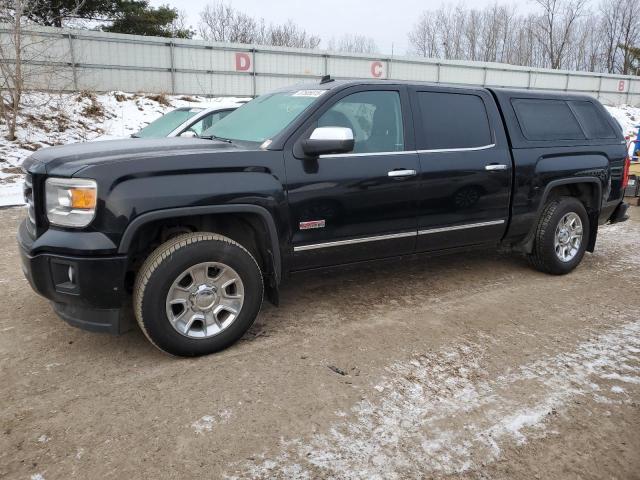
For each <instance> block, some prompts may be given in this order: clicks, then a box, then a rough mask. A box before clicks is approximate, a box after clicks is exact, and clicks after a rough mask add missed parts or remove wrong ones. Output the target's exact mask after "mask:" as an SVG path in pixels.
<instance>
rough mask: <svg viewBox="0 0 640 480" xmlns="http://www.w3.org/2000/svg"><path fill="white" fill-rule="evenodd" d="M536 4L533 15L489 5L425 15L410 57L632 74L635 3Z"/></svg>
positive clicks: (542, 0) (637, 21) (637, 37)
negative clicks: (594, 5)
mask: <svg viewBox="0 0 640 480" xmlns="http://www.w3.org/2000/svg"><path fill="white" fill-rule="evenodd" d="M587 1H588V0H535V4H536V5H537V6H538V11H537V12H529V13H527V14H521V13H519V12H518V11H517V10H516V8H515V7H513V6H509V5H501V4H499V3H494V4H490V5H488V6H486V7H484V8H481V9H469V8H464V7H461V6H458V7H456V8H452V7H440V8H438V9H436V10H433V11H425V12H423V13H422V14H421V15H420V16H419V17H418V20H417V21H416V23H415V24H414V26H413V28H412V29H411V30H410V32H409V33H408V40H409V52H410V53H413V54H417V55H420V56H425V57H432V58H433V57H437V58H444V59H460V60H476V61H486V62H502V63H509V64H513V65H525V66H531V67H551V68H556V69H557V68H570V69H577V70H588V71H605V72H610V73H627V74H628V73H631V72H632V71H633V69H634V67H633V61H634V60H633V49H632V48H630V47H632V46H634V45H637V44H638V42H639V41H640V10H639V9H638V8H637V6H636V5H634V2H636V3H637V0H602V2H603V3H602V4H600V7H599V10H598V12H597V13H595V14H594V13H591V12H590V11H589V10H588V9H587V5H588V4H587Z"/></svg>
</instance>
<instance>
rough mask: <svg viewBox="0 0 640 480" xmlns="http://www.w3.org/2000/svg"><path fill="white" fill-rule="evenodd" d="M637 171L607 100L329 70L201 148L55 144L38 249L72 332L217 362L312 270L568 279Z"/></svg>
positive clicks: (256, 106) (46, 163)
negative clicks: (456, 259) (506, 272)
mask: <svg viewBox="0 0 640 480" xmlns="http://www.w3.org/2000/svg"><path fill="white" fill-rule="evenodd" d="M628 164H629V160H628V158H627V151H626V148H625V141H624V138H623V135H622V132H621V131H620V128H619V126H617V125H616V123H615V122H614V120H613V119H612V117H611V116H610V115H609V114H608V113H607V111H606V110H605V109H604V108H603V107H602V105H600V104H599V103H598V102H597V101H596V100H594V99H593V98H591V97H588V96H579V95H569V94H565V93H536V92H532V91H516V90H504V89H493V88H472V87H461V86H446V85H441V84H437V85H436V84H422V83H407V82H393V81H360V80H357V81H334V80H331V79H330V78H324V79H323V80H322V81H320V82H319V83H313V84H304V85H302V86H296V87H290V88H286V89H282V90H278V91H275V92H273V93H270V94H268V95H263V96H260V97H258V98H256V99H255V100H253V101H251V102H249V103H248V104H246V105H244V106H242V107H241V108H239V109H238V110H236V111H235V112H233V113H231V114H230V115H229V116H227V117H226V118H224V119H223V120H221V121H220V122H218V123H216V124H215V125H214V126H213V127H212V128H211V129H210V130H208V131H205V132H203V138H200V139H180V138H175V139H157V140H145V139H139V140H121V141H109V142H93V143H85V144H76V145H67V146H61V147H54V148H47V149H44V150H42V151H38V152H37V153H35V154H34V155H32V156H31V157H30V158H29V159H28V160H26V161H25V163H24V168H25V171H26V182H25V200H26V202H27V204H28V218H26V219H25V221H24V222H23V223H22V224H21V225H20V228H19V232H18V242H19V245H20V250H21V252H22V265H23V269H24V273H25V275H26V277H27V278H28V279H29V281H30V283H31V285H32V286H33V288H34V290H36V291H37V292H38V293H40V294H41V295H43V296H44V297H46V298H48V299H50V300H51V301H52V303H53V308H54V309H55V311H56V312H57V313H58V314H59V315H60V316H61V317H62V318H63V319H64V320H66V321H67V322H69V323H70V324H72V325H75V326H78V327H81V328H86V329H89V330H94V331H102V332H111V333H121V332H123V331H126V330H127V329H128V328H130V326H131V325H132V324H134V323H135V322H134V321H133V320H131V319H132V318H133V316H134V315H135V318H136V319H137V322H138V324H139V325H140V327H141V329H142V331H143V332H144V333H145V335H146V336H147V337H148V338H149V340H150V341H151V342H153V344H154V345H156V346H157V347H158V348H160V349H161V350H163V351H165V352H169V353H171V354H175V355H185V356H189V355H202V354H208V353H212V352H215V351H217V350H220V349H222V348H225V347H227V346H229V345H231V344H232V343H233V342H235V341H236V340H238V339H239V338H240V337H241V336H242V335H243V333H244V332H245V331H246V330H247V329H248V328H249V326H250V325H251V324H252V323H253V321H254V319H255V318H256V316H257V315H258V312H259V310H260V306H261V303H262V299H263V292H264V293H266V296H267V298H268V299H269V300H271V301H272V302H273V303H275V304H277V303H278V288H279V285H280V284H281V282H282V281H283V280H284V279H286V278H288V277H289V276H290V274H292V273H294V272H297V271H302V270H308V269H316V268H325V267H333V266H337V265H344V264H347V263H354V262H361V261H369V260H379V259H383V258H390V257H397V258H400V257H406V256H410V255H412V254H417V253H435V252H437V253H441V252H443V251H450V252H454V251H458V250H466V249H469V248H472V247H474V248H475V247H486V246H492V245H493V246H501V247H507V248H510V249H512V250H514V251H517V252H521V253H523V254H524V255H526V256H527V257H528V258H529V259H530V261H531V264H532V265H533V266H534V267H535V268H537V269H539V270H541V271H544V272H547V273H550V274H565V273H568V272H570V271H571V270H573V269H574V268H575V267H576V266H577V265H578V264H579V263H580V261H581V260H582V257H583V256H584V254H585V251H589V252H591V251H593V250H594V247H595V244H596V235H597V232H598V225H600V224H603V223H605V222H611V223H615V222H620V221H623V220H626V219H627V215H626V210H627V205H626V204H625V203H624V202H623V190H624V187H625V183H626V181H627V176H628V173H627V172H628V170H627V169H628ZM131 313H133V315H131Z"/></svg>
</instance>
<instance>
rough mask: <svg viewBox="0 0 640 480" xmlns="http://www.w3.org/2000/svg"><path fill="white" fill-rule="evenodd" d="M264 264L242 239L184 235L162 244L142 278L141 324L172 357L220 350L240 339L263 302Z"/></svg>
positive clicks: (137, 294) (136, 299)
mask: <svg viewBox="0 0 640 480" xmlns="http://www.w3.org/2000/svg"><path fill="white" fill-rule="evenodd" d="M263 290H264V287H263V281H262V273H261V271H260V267H259V266H258V264H257V262H256V260H255V259H254V258H253V256H252V255H251V254H250V253H249V252H248V251H247V250H246V249H245V248H244V247H243V246H242V245H240V244H239V243H237V242H235V241H233V240H231V239H230V238H227V237H224V236H222V235H217V234H214V233H204V232H197V233H188V234H184V235H179V236H177V237H175V238H173V239H171V240H169V241H167V242H165V243H164V244H162V245H160V247H158V248H157V249H156V250H155V251H154V252H153V253H152V254H151V255H150V256H149V258H147V260H146V261H145V262H144V264H143V265H142V267H141V268H140V271H139V272H138V276H137V278H136V282H135V286H134V293H133V305H134V311H135V315H136V319H137V320H138V324H139V325H140V328H141V329H142V331H143V332H144V334H145V335H146V336H147V338H148V339H149V340H150V341H151V343H153V344H154V345H155V346H156V347H158V348H159V349H160V350H162V351H164V352H167V353H169V354H172V355H179V356H198V355H206V354H209V353H214V352H217V351H219V350H222V349H224V348H226V347H228V346H229V345H231V344H233V343H234V342H236V341H237V340H238V339H239V338H240V337H242V335H243V334H244V333H245V332H246V331H247V330H248V329H249V327H250V326H251V325H252V324H253V322H254V320H255V318H256V316H257V315H258V312H259V311H260V306H261V305H262V296H263Z"/></svg>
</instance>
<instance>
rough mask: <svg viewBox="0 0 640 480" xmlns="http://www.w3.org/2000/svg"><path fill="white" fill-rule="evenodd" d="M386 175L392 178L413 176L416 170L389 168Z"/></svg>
mask: <svg viewBox="0 0 640 480" xmlns="http://www.w3.org/2000/svg"><path fill="white" fill-rule="evenodd" d="M387 175H388V176H390V177H393V178H398V177H414V176H415V175H416V171H415V170H391V171H390V172H389V173H387Z"/></svg>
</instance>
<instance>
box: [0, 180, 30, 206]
mask: <svg viewBox="0 0 640 480" xmlns="http://www.w3.org/2000/svg"><path fill="white" fill-rule="evenodd" d="M23 184H24V182H23V181H22V178H20V179H19V180H16V181H15V182H11V183H0V206H2V207H9V206H16V205H24V197H23V195H22V188H23Z"/></svg>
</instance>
